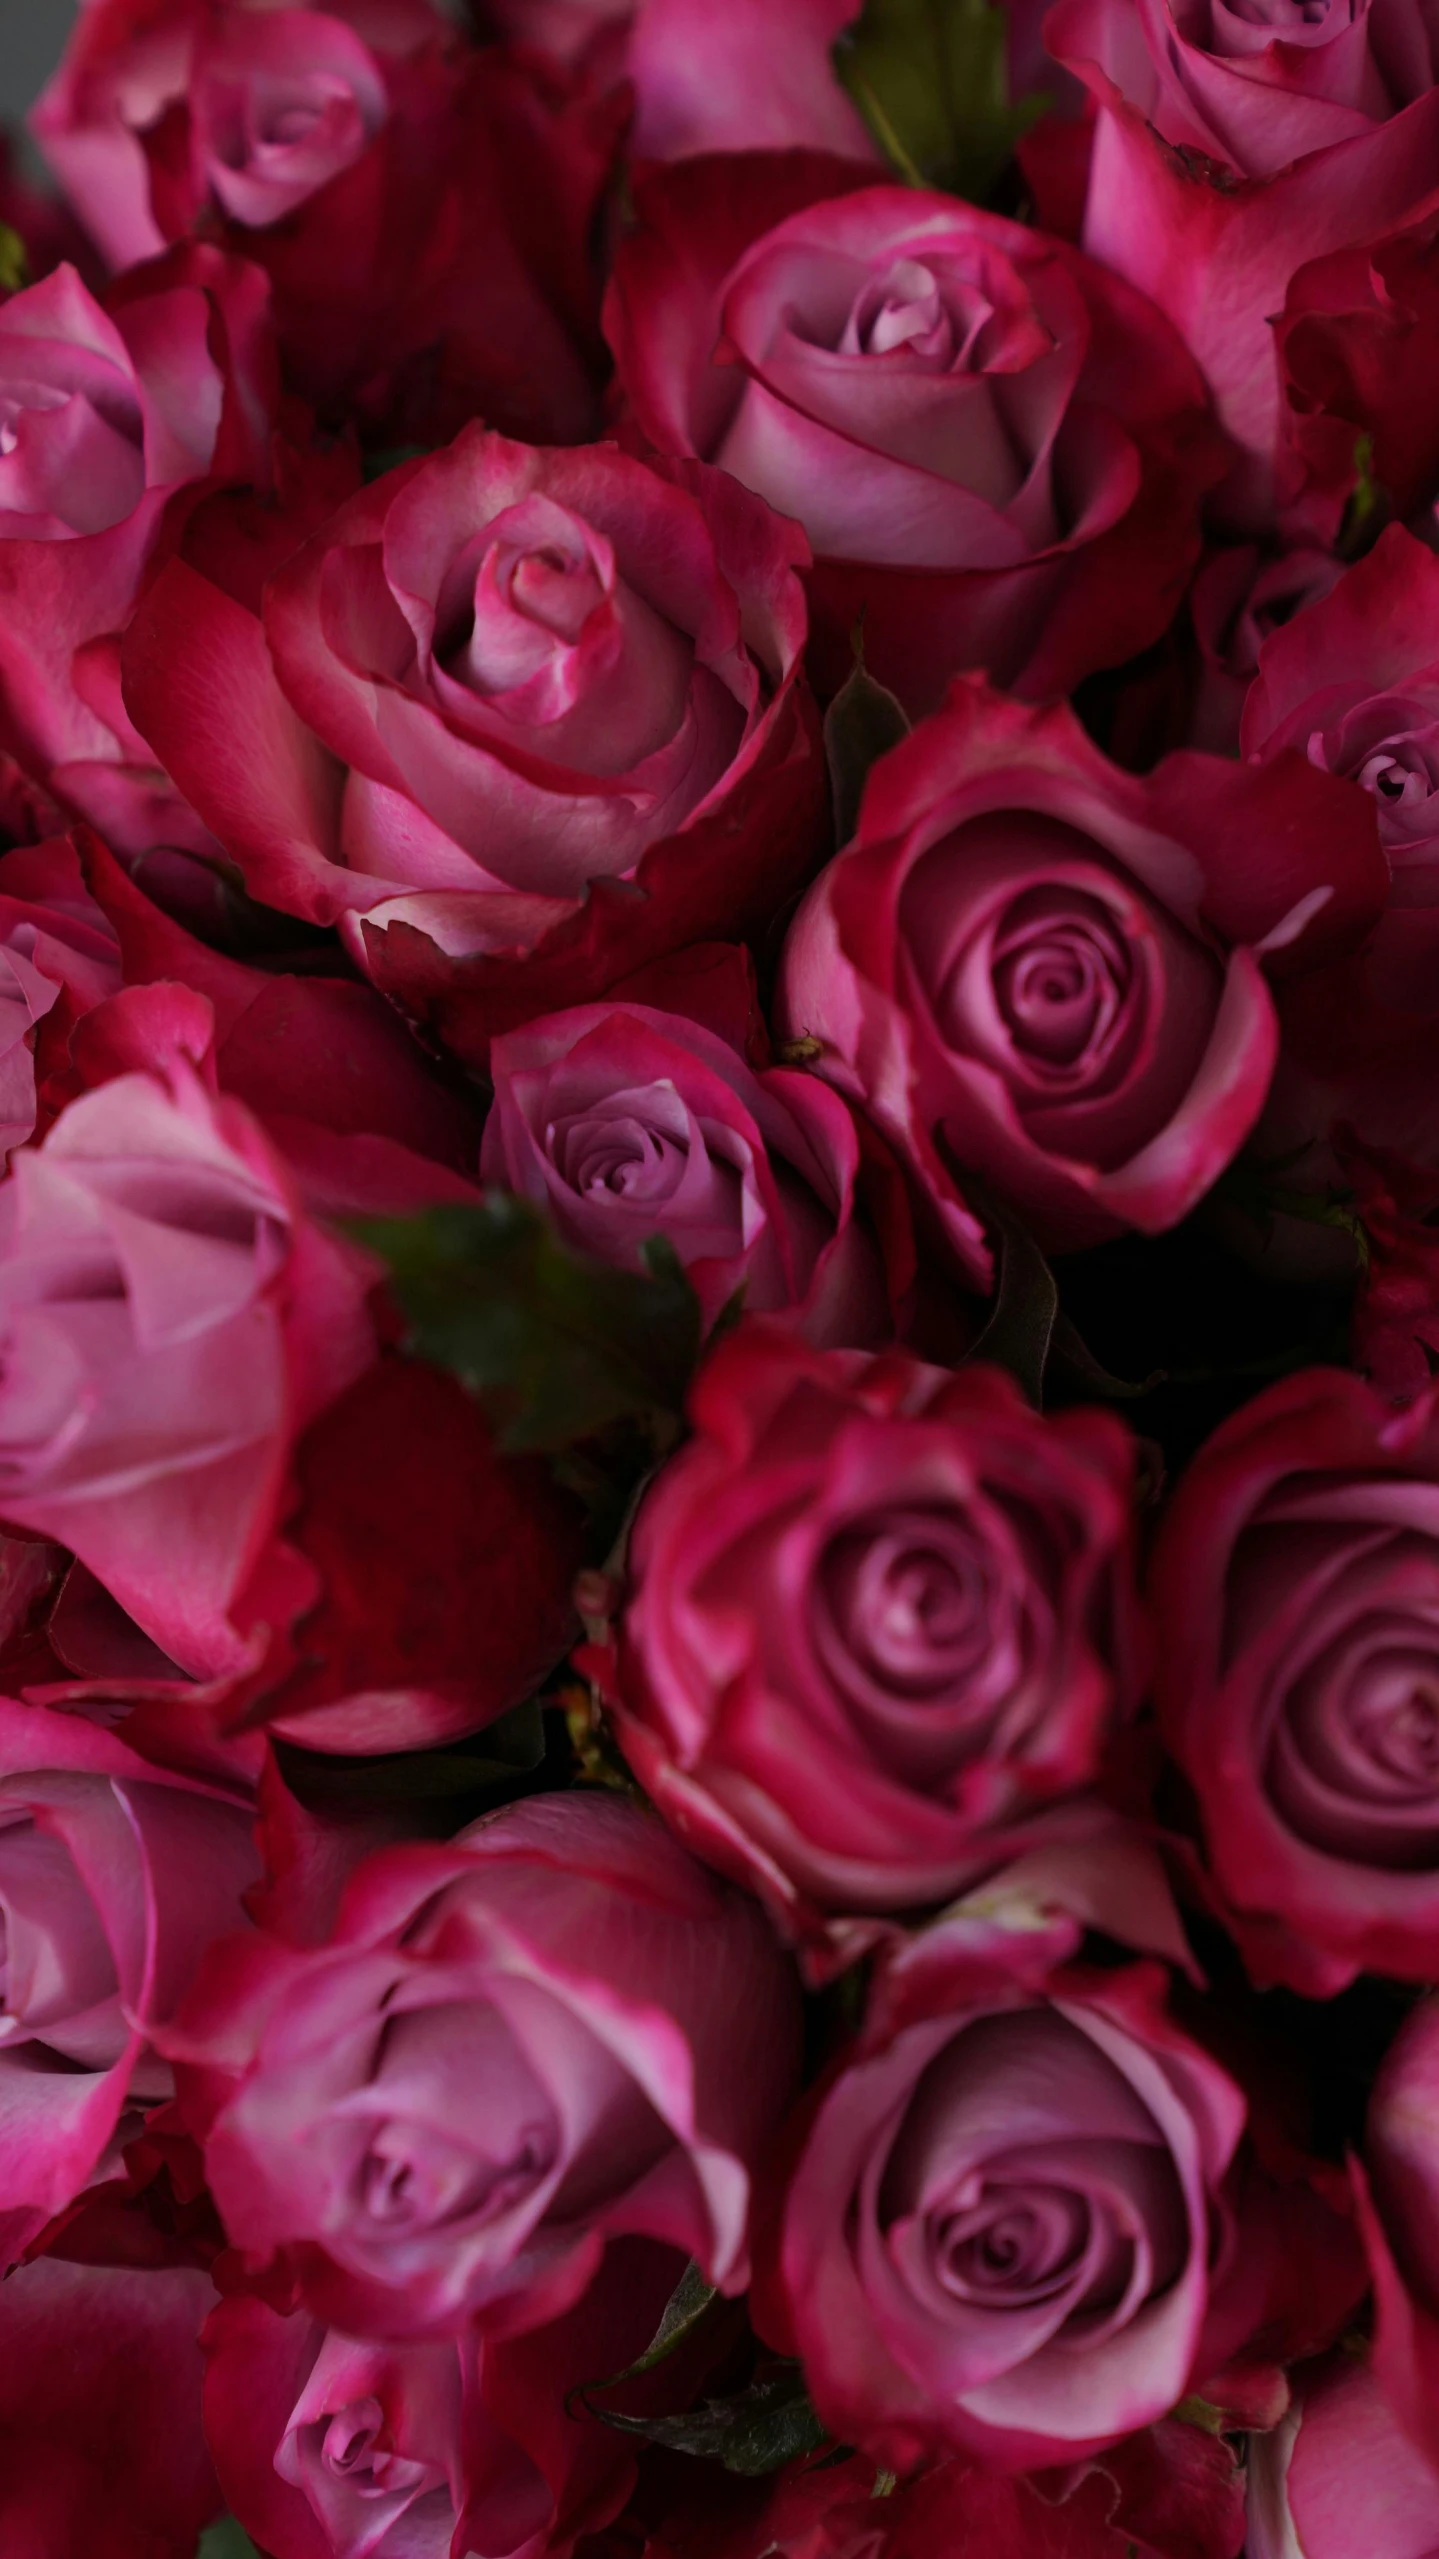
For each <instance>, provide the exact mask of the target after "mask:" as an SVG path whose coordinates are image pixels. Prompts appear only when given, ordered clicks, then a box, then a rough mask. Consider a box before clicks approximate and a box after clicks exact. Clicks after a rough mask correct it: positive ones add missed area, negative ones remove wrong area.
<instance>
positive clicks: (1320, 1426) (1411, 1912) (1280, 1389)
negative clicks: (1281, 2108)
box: [1153, 1369, 1439, 1998]
mask: <svg viewBox="0 0 1439 2559" xmlns="http://www.w3.org/2000/svg"><path fill="white" fill-rule="evenodd" d="M1153 1600H1154V1606H1155V1609H1156V1612H1157V1615H1158V1618H1159V1621H1160V1622H1161V1623H1162V1624H1163V1625H1164V1627H1165V1629H1166V1636H1165V1641H1164V1643H1163V1645H1162V1646H1161V1647H1160V1650H1159V1655H1158V1663H1157V1674H1156V1694H1157V1699H1158V1705H1159V1713H1160V1721H1161V1724H1162V1726H1163V1730H1164V1734H1165V1738H1166V1740H1167V1742H1168V1745H1169V1748H1170V1750H1171V1751H1172V1752H1173V1754H1174V1757H1175V1758H1176V1759H1177V1761H1178V1763H1179V1765H1180V1767H1181V1769H1182V1770H1183V1771H1184V1774H1185V1776H1186V1777H1187V1778H1188V1780H1189V1783H1190V1785H1191V1786H1192V1788H1193V1790H1194V1796H1195V1801H1196V1804H1197V1808H1198V1815H1199V1822H1200V1827H1201V1832H1202V1836H1203V1843H1204V1851H1205V1855H1206V1858H1207V1860H1208V1865H1209V1869H1210V1873H1211V1875H1212V1878H1213V1889H1214V1892H1215V1894H1216V1895H1217V1897H1218V1900H1219V1903H1220V1906H1221V1908H1222V1910H1223V1912H1224V1914H1225V1916H1226V1920H1227V1923H1228V1925H1229V1926H1230V1927H1231V1928H1232V1929H1233V1931H1234V1933H1235V1935H1236V1936H1237V1938H1238V1940H1239V1943H1240V1947H1241V1950H1242V1951H1243V1953H1244V1955H1245V1958H1246V1961H1247V1962H1248V1963H1249V1965H1250V1968H1251V1970H1252V1971H1253V1972H1254V1974H1255V1976H1256V1978H1257V1979H1258V1980H1260V1981H1261V1982H1262V1983H1270V1982H1275V1981H1281V1982H1287V1983H1288V1984H1289V1985H1290V1986H1291V1987H1292V1988H1294V1989H1298V1990H1302V1991H1303V1992H1304V1993H1305V1994H1306V1995H1307V1996H1308V1997H1311V1998H1327V1997H1329V1996H1331V1995H1332V1994H1333V1993H1334V1992H1335V1991H1336V1990H1340V1989H1342V1988H1343V1987H1344V1985H1345V1983H1346V1982H1349V1981H1352V1980H1353V1978H1354V1976H1355V1974H1356V1973H1358V1972H1361V1971H1371V1972H1385V1973H1394V1974H1397V1975H1399V1977H1400V1978H1401V1979H1404V1980H1410V1981H1427V1980H1429V1979H1430V1978H1431V1977H1432V1975H1433V1972H1434V1968H1435V1964H1436V1960H1439V1785H1436V1777H1435V1767H1436V1758H1439V1748H1436V1715H1435V1705H1434V1699H1433V1694H1432V1680H1431V1675H1430V1668H1429V1664H1430V1662H1431V1659H1432V1655H1433V1648H1434V1640H1435V1637H1434V1628H1435V1623H1436V1611H1439V1428H1436V1417H1435V1399H1434V1396H1433V1395H1432V1394H1426V1395H1424V1396H1421V1397H1420V1399H1419V1400H1418V1401H1417V1402H1416V1403H1415V1404H1414V1405H1413V1406H1412V1407H1411V1408H1410V1409H1409V1410H1408V1411H1407V1412H1405V1413H1403V1414H1396V1413H1395V1412H1394V1411H1393V1410H1392V1408H1391V1407H1390V1406H1389V1405H1388V1404H1387V1403H1386V1402H1385V1401H1384V1400H1383V1399H1382V1398H1381V1397H1380V1396H1378V1395H1376V1394H1375V1393H1374V1391H1373V1389H1372V1388H1370V1387H1369V1386H1366V1385H1365V1384H1364V1383H1363V1381H1362V1380H1361V1379H1359V1378H1357V1377H1353V1376H1351V1375H1349V1374H1348V1373H1347V1372H1346V1371H1342V1370H1337V1369H1332V1370H1331V1369H1312V1370H1308V1371H1306V1372H1304V1373H1303V1374H1302V1375H1300V1376H1296V1377H1292V1378H1287V1379H1286V1380H1285V1381H1284V1382H1283V1383H1282V1384H1281V1385H1278V1386H1274V1387H1271V1388H1270V1389H1269V1390H1268V1391H1267V1392H1266V1393H1265V1394H1263V1395H1261V1396H1259V1397H1258V1398H1257V1399H1256V1401H1255V1402H1254V1403H1252V1404H1249V1405H1246V1406H1245V1407H1244V1408H1243V1410H1242V1411H1240V1412H1238V1413H1236V1414H1235V1415H1234V1416H1233V1417H1232V1418H1231V1419H1230V1420H1229V1421H1228V1422H1226V1423H1224V1424H1223V1425H1222V1427H1221V1428H1220V1429H1219V1430H1218V1431H1216V1433H1215V1434H1214V1436H1213V1438H1212V1439H1210V1440H1209V1441H1208V1442H1207V1443H1206V1445H1205V1446H1204V1447H1203V1448H1202V1449H1201V1450H1200V1453H1199V1455H1198V1457H1197V1458H1195V1460H1194V1461H1193V1463H1192V1465H1191V1466H1190V1467H1189V1469H1188V1472H1187V1473H1186V1474H1185V1475H1184V1477H1183V1478H1182V1479H1181V1481H1180V1484H1179V1486H1178V1489H1177V1491H1176V1493H1175V1494H1174V1497H1173V1499H1172V1501H1171V1503H1170V1506H1169V1510H1168V1513H1167V1516H1166V1518H1165V1520H1164V1522H1163V1524H1162V1526H1161V1530H1160V1536H1159V1544H1158V1548H1157V1552H1156V1555H1155V1562H1154V1576H1153Z"/></svg>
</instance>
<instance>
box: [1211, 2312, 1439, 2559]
mask: <svg viewBox="0 0 1439 2559" xmlns="http://www.w3.org/2000/svg"><path fill="white" fill-rule="evenodd" d="M1248 2472H1249V2500H1248V2502H1249V2538H1248V2540H1247V2541H1246V2543H1245V2545H1244V2546H1245V2549H1246V2551H1247V2552H1248V2553H1249V2559H1434V2554H1435V2552H1436V2551H1439V2470H1433V2469H1431V2468H1430V2466H1429V2464H1428V2463H1427V2462H1426V2461H1425V2460H1424V2459H1423V2458H1422V2457H1421V2455H1420V2454H1419V2453H1418V2452H1416V2451H1415V2449H1414V2446H1413V2445H1412V2444H1411V2443H1409V2442H1408V2441H1407V2439H1406V2438H1405V2436H1404V2435H1403V2434H1402V2433H1401V2431H1400V2429H1399V2427H1398V2425H1397V2424H1396V2422H1395V2419H1394V2414H1393V2411H1392V2410H1391V2409H1390V2408H1389V2406H1388V2405H1387V2403H1386V2401H1385V2398H1384V2395H1383V2392H1382V2391H1381V2389H1380V2387H1379V2384H1378V2382H1377V2380H1376V2379H1375V2376H1374V2374H1373V2372H1372V2371H1371V2369H1370V2367H1369V2366H1368V2365H1367V2364H1366V2363H1363V2362H1361V2361H1360V2360H1359V2359H1358V2358H1357V2357H1356V2356H1355V2355H1353V2354H1351V2353H1347V2352H1341V2353H1339V2354H1336V2355H1331V2356H1330V2357H1328V2358H1327V2360H1326V2361H1325V2362H1323V2363H1321V2364H1312V2365H1310V2366H1309V2368H1308V2370H1307V2371H1306V2372H1305V2373H1304V2374H1303V2375H1302V2377H1300V2378H1299V2379H1298V2380H1297V2382H1296V2387H1295V2393H1294V2399H1293V2404H1292V2405H1291V2407H1290V2409H1289V2412H1288V2414H1287V2415H1286V2416H1284V2417H1282V2418H1281V2419H1280V2422H1279V2424H1278V2425H1277V2426H1275V2427H1273V2428H1272V2429H1271V2430H1270V2431H1269V2432H1268V2433H1267V2434H1259V2435H1251V2436H1250V2438H1249V2460H1248Z"/></svg>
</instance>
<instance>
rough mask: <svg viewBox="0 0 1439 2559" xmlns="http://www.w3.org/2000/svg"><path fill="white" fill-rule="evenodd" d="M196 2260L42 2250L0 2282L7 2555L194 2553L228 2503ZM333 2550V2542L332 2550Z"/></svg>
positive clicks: (2, 2500) (173, 2557)
mask: <svg viewBox="0 0 1439 2559" xmlns="http://www.w3.org/2000/svg"><path fill="white" fill-rule="evenodd" d="M214 2298H215V2296H214V2292H213V2290H212V2288H211V2285H210V2282H209V2278H208V2277H207V2276H205V2275H203V2274H200V2273H199V2272H197V2271H196V2269H195V2268H193V2267H190V2266H167V2267H153V2266H146V2267H144V2268H143V2269H141V2268H135V2267H132V2266H106V2265H99V2266H90V2265H70V2264H67V2263H65V2262H63V2261H62V2260H61V2259H59V2258H57V2257H42V2258H41V2259H40V2260H39V2261H38V2263H36V2264H35V2265H31V2266H20V2267H17V2268H16V2269H15V2271H14V2272H13V2273H12V2274H10V2275H9V2276H7V2278H6V2280H5V2283H4V2285H3V2287H0V2368H3V2371H4V2385H3V2388H0V2476H3V2486H0V2517H3V2521H4V2527H5V2559H62V2554H68V2553H70V2552H79V2551H86V2550H95V2551H98V2550H103V2551H104V2553H105V2559H193V2553H194V2550H195V2544H196V2541H197V2539H198V2537H199V2535H200V2534H201V2533H202V2532H203V2531H204V2530H205V2527H206V2525H207V2524H210V2523H213V2521H214V2519H215V2516H216V2513H217V2512H218V2509H219V2503H220V2497H219V2490H218V2489H217V2487H216V2484H215V2474H214V2471H213V2469H212V2468H211V2465H210V2457H209V2454H208V2452H207V2451H206V2448H205V2438H204V2435H203V2433H202V2432H201V2426H200V2384H201V2376H202V2372H203V2364H202V2361H201V2355H200V2345H199V2331H200V2324H201V2322H202V2320H203V2319H204V2317H205V2313H206V2311H207V2310H208V2309H209V2307H210V2305H211V2304H212V2303H213V2301H214ZM326 2559H329V2554H328V2553H327V2554H326Z"/></svg>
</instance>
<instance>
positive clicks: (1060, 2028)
mask: <svg viewBox="0 0 1439 2559" xmlns="http://www.w3.org/2000/svg"><path fill="white" fill-rule="evenodd" d="M1161 1989H1162V1975H1161V1974H1160V1972H1159V1970H1158V1968H1157V1967H1150V1966H1145V1965H1140V1966H1133V1967H1128V1968H1124V1969H1120V1970H1118V1971H1113V1972H1106V1973H1094V1974H1088V1973H1063V1972H1061V1973H1059V1974H1057V1975H1055V1976H1054V1978H1053V1980H1052V1982H1051V1983H1050V1984H1049V1986H1048V1988H1047V1991H1046V1993H1045V1995H1043V1996H1036V1995H1033V1994H1032V1993H1031V1992H1029V1991H1028V1990H1026V1989H1025V1988H1023V1987H1021V1986H1020V1984H1019V1983H1018V1982H1017V1981H1016V1982H1015V1983H1014V1985H1013V1986H1012V1987H1011V1986H1007V1985H1005V1984H1004V1982H1003V1981H1002V1979H1001V1980H991V1981H989V1982H983V1981H982V1980H981V1981H977V1980H976V1977H975V1972H974V1968H973V1965H972V1962H971V1960H970V1957H969V1950H968V1948H967V1947H966V1945H965V1944H964V1943H963V1941H962V1937H961V1933H960V1932H959V1931H958V1930H956V1929H952V1928H950V1929H947V1928H946V1925H945V1923H944V1922H940V1923H939V1924H938V1925H937V1926H936V1927H935V1928H934V1929H932V1930H930V1931H929V1932H927V1933H926V1935H925V1936H923V1937H921V1938H919V1939H916V1940H914V1941H913V1942H912V1945H911V1947H910V1948H909V1949H908V1950H907V1951H906V1954H905V1956H904V1957H903V1958H901V1960H900V1963H899V1965H898V1966H897V1967H896V1970H895V1973H894V1974H893V1975H892V1976H891V1977H890V1978H889V1979H888V1980H887V1981H883V1980H882V1982H881V1984H880V1986H879V1989H878V1991H877V1993H876V1994H875V1996H874V1998H873V1999H872V2004H871V2011H870V2015H869V2018H868V2020H867V2022H866V2026H865V2029H864V2031H863V2033H862V2035H861V2038H860V2041H859V2045H858V2047H857V2049H856V2050H855V2052H854V2053H853V2054H852V2055H851V2056H850V2057H849V2058H848V2059H847V2060H846V2061H844V2062H843V2063H842V2064H841V2065H839V2066H838V2067H837V2068H836V2069H835V2070H834V2072H833V2073H832V2074H831V2076H830V2078H829V2079H828V2081H827V2082H826V2083H825V2084H824V2085H823V2088H822V2092H821V2093H820V2094H819V2096H818V2098H817V2100H816V2102H815V2104H814V2110H813V2114H812V2117H811V2120H810V2123H809V2129H808V2135H807V2138H806V2140H805V2142H804V2146H803V2149H802V2151H801V2152H800V2154H799V2157H798V2159H797V2162H796V2165H795V2169H794V2173H793V2175H792V2178H791V2181H790V2185H789V2189H788V2194H787V2197H786V2200H785V2205H784V2213H783V2223H782V2228H781V2232H780V2235H779V2238H778V2241H777V2243H776V2256H775V2263H774V2266H773V2268H772V2270H771V2271H770V2274H769V2276H768V2277H767V2281H766V2285H765V2287H764V2288H763V2289H762V2291H761V2293H760V2294H759V2295H758V2296H757V2300H758V2310H757V2315H758V2317H759V2321H760V2325H761V2329H762V2333H764V2334H765V2335H767V2336H769V2337H771V2339H772V2340H773V2341H774V2342H776V2343H780V2342H784V2343H785V2344H787V2345H789V2346H792V2348H793V2350H794V2351H796V2352H797V2353H798V2354H799V2355H800V2356H801V2357H802V2358H803V2362H804V2367H805V2375H806V2378H807V2380H808V2383H809V2387H810V2392H811V2395H812V2397H813V2399H814V2402H815V2405H816V2407H817V2408H818V2410H819V2412H820V2415H821V2416H822V2417H823V2419H824V2420H825V2423H826V2424H827V2425H828V2426H829V2427H830V2429H831V2430H832V2431H833V2433H834V2434H835V2435H836V2436H837V2437H838V2439H839V2440H840V2441H841V2442H842V2443H852V2444H857V2445H858V2446H859V2447H860V2448H861V2449H862V2450H863V2451H865V2452H868V2453H870V2454H871V2455H872V2456H873V2458H874V2459H875V2460H877V2461H882V2462H884V2463H886V2464H887V2466H888V2467H890V2468H891V2469H897V2470H900V2471H905V2470H907V2469H909V2468H911V2467H912V2466H913V2465H914V2464H915V2462H916V2461H918V2460H920V2459H922V2458H924V2457H925V2456H932V2455H933V2454H935V2453H937V2452H942V2451H944V2450H946V2449H950V2448H959V2449H961V2450H964V2451H968V2452H970V2453H973V2454H978V2455H979V2456H981V2458H982V2459H983V2460H984V2461H985V2463H987V2464H989V2465H991V2466H993V2467H996V2468H1000V2469H1010V2470H1016V2469H1027V2468H1033V2467H1035V2466H1037V2465H1041V2464H1046V2463H1060V2462H1069V2461H1072V2460H1074V2459H1077V2458H1080V2457H1082V2456H1084V2455H1087V2454H1090V2453H1092V2452H1095V2451H1098V2450H1100V2449H1101V2448H1102V2447H1103V2446H1105V2445H1106V2444H1110V2443H1114V2442H1117V2441H1118V2440H1119V2438H1120V2437H1122V2436H1124V2435H1127V2434H1130V2433H1132V2432H1133V2431H1134V2429H1135V2428H1137V2427H1140V2426H1145V2425H1148V2424H1150V2423H1152V2422H1153V2420H1154V2419H1156V2418H1158V2417H1160V2416H1163V2415H1164V2414H1165V2413H1166V2412H1167V2411H1168V2410H1169V2409H1170V2408H1172V2407H1173V2406H1174V2405H1175V2403H1176V2401H1178V2400H1179V2399H1181V2398H1182V2397H1183V2396H1184V2393H1185V2391H1186V2390H1187V2389H1188V2388H1189V2387H1190V2386H1191V2383H1192V2382H1193V2381H1194V2380H1195V2379H1196V2378H1198V2377H1199V2375H1200V2373H1201V2372H1202V2368H1203V2367H1202V2357H1203V2347H1204V2340H1205V2323H1206V2318H1207V2314H1208V2311H1209V2304H1210V2276H1211V2268H1212V2266H1213V2265H1214V2264H1215V2261H1216V2256H1217V2255H1218V2256H1219V2257H1222V2256H1224V2255H1225V2254H1226V2253H1227V2249H1228V2244H1229V2243H1228V2241H1227V2239H1226V2235H1225V2232H1226V2224H1225V2217H1224V2215H1223V2213H1222V2211H1221V2208H1220V2204H1219V2193H1220V2187H1221V2183H1222V2181H1223V2179H1224V2177H1225V2173H1226V2171H1227V2169H1228V2168H1229V2165H1230V2161H1231V2159H1232V2157H1233V2155H1234V2152H1235V2147H1236V2144H1237V2143H1238V2141H1239V2137H1240V2133H1241V2130H1242V2127H1243V2123H1244V2101H1243V2099H1242V2097H1241V2095H1240V2092H1239V2090H1238V2089H1237V2088H1236V2087H1235V2085H1234V2084H1233V2082H1232V2081H1231V2080H1230V2079H1229V2078H1228V2077H1227V2076H1226V2075H1225V2073H1224V2072H1223V2071H1222V2070H1220V2069H1219V2068H1218V2066H1217V2065H1216V2064H1215V2063H1214V2062H1213V2061H1211V2060H1210V2058H1209V2056H1208V2055H1207V2054H1206V2053H1204V2052H1203V2051H1201V2049H1200V2048H1199V2047H1198V2046H1197V2045H1195V2044H1193V2043H1191V2042H1190V2041H1189V2040H1188V2039H1187V2038H1186V2037H1185V2036H1184V2035H1182V2034H1181V2033H1180V2032H1179V2030H1178V2029H1177V2028H1176V2027H1175V2026H1174V2025H1172V2024H1171V2023H1170V2021H1169V2019H1168V2018H1167V2017H1166V2015H1165V2012H1164V2008H1163V2005H1162V1999H1161Z"/></svg>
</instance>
